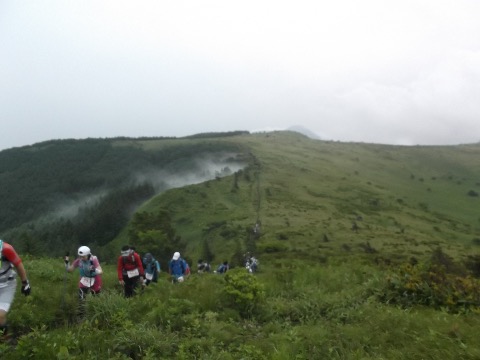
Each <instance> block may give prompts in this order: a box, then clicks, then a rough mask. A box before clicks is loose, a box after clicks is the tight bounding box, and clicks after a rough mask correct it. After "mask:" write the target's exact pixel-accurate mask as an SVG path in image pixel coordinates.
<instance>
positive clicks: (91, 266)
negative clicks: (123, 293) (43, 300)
mask: <svg viewBox="0 0 480 360" xmlns="http://www.w3.org/2000/svg"><path fill="white" fill-rule="evenodd" d="M76 268H78V269H79V270H80V281H79V282H78V297H79V299H80V300H83V299H85V296H86V295H87V294H88V293H92V294H94V295H95V294H98V293H99V292H100V291H101V289H102V277H101V274H102V273H103V270H102V267H101V266H100V262H99V261H98V258H97V257H96V256H95V255H93V254H92V252H91V251H90V248H89V247H88V246H80V247H79V248H78V258H76V259H75V260H74V261H73V263H72V264H71V265H69V264H68V258H67V259H66V269H67V271H68V272H72V271H73V270H75V269H76Z"/></svg>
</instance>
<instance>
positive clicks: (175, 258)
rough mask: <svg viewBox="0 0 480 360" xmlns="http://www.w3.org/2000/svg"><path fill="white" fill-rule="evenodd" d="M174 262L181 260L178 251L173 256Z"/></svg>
mask: <svg viewBox="0 0 480 360" xmlns="http://www.w3.org/2000/svg"><path fill="white" fill-rule="evenodd" d="M172 259H173V260H178V259H180V253H179V252H178V251H177V252H176V253H175V254H173V258H172Z"/></svg>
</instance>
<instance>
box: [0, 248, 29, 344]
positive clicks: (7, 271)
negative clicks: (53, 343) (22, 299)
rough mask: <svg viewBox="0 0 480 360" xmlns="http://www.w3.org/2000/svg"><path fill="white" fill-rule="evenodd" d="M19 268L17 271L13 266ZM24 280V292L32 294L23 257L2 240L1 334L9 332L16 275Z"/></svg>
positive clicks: (0, 261) (0, 266)
mask: <svg viewBox="0 0 480 360" xmlns="http://www.w3.org/2000/svg"><path fill="white" fill-rule="evenodd" d="M14 267H15V269H16V270H17V271H16V272H15V271H14V270H13V268H14ZM17 273H18V275H19V276H20V280H22V290H21V291H22V294H23V295H25V296H28V295H30V291H31V287H30V282H29V281H28V279H27V272H26V271H25V268H24V267H23V263H22V259H21V258H20V257H19V256H18V254H17V252H16V251H15V249H14V248H13V246H12V245H10V244H8V243H6V242H4V241H3V240H0V334H1V335H3V336H6V334H7V312H8V310H9V309H10V306H11V305H12V302H13V298H14V297H15V290H16V289H17V280H16V276H17Z"/></svg>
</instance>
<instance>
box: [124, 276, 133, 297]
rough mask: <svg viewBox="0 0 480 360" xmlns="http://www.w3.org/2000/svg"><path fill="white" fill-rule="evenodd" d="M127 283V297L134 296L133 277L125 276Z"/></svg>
mask: <svg viewBox="0 0 480 360" xmlns="http://www.w3.org/2000/svg"><path fill="white" fill-rule="evenodd" d="M123 281H124V283H125V285H124V287H125V297H132V296H133V286H134V282H133V281H132V279H131V278H124V279H123Z"/></svg>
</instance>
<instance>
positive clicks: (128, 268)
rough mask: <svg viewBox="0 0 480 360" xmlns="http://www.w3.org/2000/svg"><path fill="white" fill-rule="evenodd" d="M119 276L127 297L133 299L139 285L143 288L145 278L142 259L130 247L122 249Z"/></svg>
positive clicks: (118, 264) (126, 246)
mask: <svg viewBox="0 0 480 360" xmlns="http://www.w3.org/2000/svg"><path fill="white" fill-rule="evenodd" d="M117 275H118V281H119V283H120V285H122V286H123V288H124V291H125V297H132V296H133V295H134V294H135V289H136V287H137V286H138V285H141V286H143V278H144V276H145V273H144V270H143V265H142V259H140V255H138V254H137V253H136V252H135V251H134V250H132V249H131V248H130V246H128V245H125V246H124V247H122V251H121V255H120V256H119V258H118V263H117Z"/></svg>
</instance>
